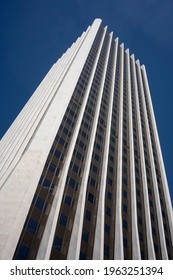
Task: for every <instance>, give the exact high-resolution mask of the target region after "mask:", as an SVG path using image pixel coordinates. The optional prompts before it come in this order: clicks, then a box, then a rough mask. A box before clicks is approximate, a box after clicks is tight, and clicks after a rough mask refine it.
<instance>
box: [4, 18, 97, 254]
mask: <svg viewBox="0 0 173 280" xmlns="http://www.w3.org/2000/svg"><path fill="white" fill-rule="evenodd" d="M100 23H101V20H99V19H96V20H95V21H94V23H93V25H92V26H91V28H88V30H87V32H86V33H84V34H83V36H82V37H81V38H80V39H79V43H78V44H77V46H75V50H74V52H73V54H72V55H71V57H70V60H69V61H68V63H67V65H66V66H65V69H64V70H63V71H64V72H63V74H62V75H61V78H60V81H59V82H58V85H57V86H55V87H53V88H52V89H50V92H49V93H50V95H51V94H52V96H51V97H52V99H53V102H51V101H52V99H51V98H50V99H51V100H49V102H47V104H46V105H45V108H44V110H43V111H42V109H41V110H40V112H39V114H40V115H39V119H35V118H34V115H33V119H32V117H31V118H30V122H29V123H30V124H31V123H32V124H31V128H30V129H29V131H27V133H26V135H25V137H24V136H23V134H22V137H23V138H25V141H24V139H22V137H21V139H22V140H21V141H20V139H19V141H18V142H17V144H16V147H15V151H14V150H13V149H12V150H11V151H10V154H9V155H7V158H8V157H12V158H13V160H12V161H11V163H10V164H11V165H10V167H9V166H8V171H7V175H6V177H5V179H4V178H2V181H1V191H0V205H1V207H0V258H1V259H12V257H13V254H14V251H15V248H16V245H17V242H18V239H19V237H20V233H21V230H22V228H23V224H24V222H25V219H26V216H27V213H28V210H29V208H30V204H31V202H32V198H33V196H34V193H35V190H36V187H37V184H38V181H39V178H40V175H41V172H42V170H43V167H44V164H45V161H46V158H47V155H48V152H49V150H50V147H51V145H52V143H53V140H54V138H55V136H56V133H57V130H58V128H59V126H60V124H61V121H62V118H63V115H64V112H65V110H66V108H67V106H68V103H69V100H70V98H71V96H72V94H73V91H74V88H75V86H76V83H77V80H78V78H79V76H80V73H81V71H82V68H83V65H84V63H85V61H86V58H87V56H88V54H89V51H90V48H91V46H92V44H93V41H94V39H95V36H96V33H97V31H98V28H99V26H100ZM57 76H58V77H57V80H58V78H59V72H57ZM40 92H42V91H40ZM33 98H34V97H33ZM38 98H42V96H41V93H38ZM31 99H32V98H31ZM31 101H32V100H31ZM27 107H29V105H27ZM31 109H32V108H31ZM37 109H38V110H39V108H37ZM24 111H25V109H24ZM36 111H37V110H36ZM27 112H28V109H26V113H27ZM17 122H18V123H17V125H16V124H15V123H14V124H13V129H16V128H17V127H18V125H19V127H20V123H21V122H22V117H21V118H20V117H19V118H18V120H17ZM26 122H27V120H26ZM32 128H33V130H32ZM19 131H20V129H19ZM11 133H12V132H11V130H10V129H9V130H8V135H9V137H11V136H10V135H11ZM15 136H16V137H17V135H16V134H15ZM33 136H34V137H33ZM6 137H8V136H7V135H6ZM12 142H13V140H12V141H11V142H9V147H10V146H11V145H12ZM2 143H4V141H3V140H2ZM13 153H14V155H13ZM19 159H20V161H19ZM26 167H27V168H26ZM4 213H5V215H4Z"/></svg>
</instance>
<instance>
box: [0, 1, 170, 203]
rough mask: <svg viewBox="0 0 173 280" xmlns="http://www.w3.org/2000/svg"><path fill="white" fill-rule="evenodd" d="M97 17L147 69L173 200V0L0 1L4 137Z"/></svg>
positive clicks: (0, 132) (1, 124)
mask: <svg viewBox="0 0 173 280" xmlns="http://www.w3.org/2000/svg"><path fill="white" fill-rule="evenodd" d="M96 17H99V18H102V20H103V24H104V25H108V26H109V30H110V32H111V31H114V36H115V37H116V36H118V37H119V38H120V41H121V42H124V43H125V46H126V47H127V48H129V49H130V52H131V54H132V53H134V54H135V57H136V58H139V59H140V61H141V63H142V64H145V66H146V69H147V73H148V78H149V83H150V89H151V96H152V100H153V105H154V110H155V115H156V120H157V126H158V131H159V135H160V142H161V146H162V151H163V156H164V161H165V167H166V172H167V177H168V182H169V185H170V190H171V196H172V200H173V170H172V168H173V140H172V138H173V109H172V107H173V106H172V105H173V90H172V88H173V81H172V80H173V76H172V73H173V1H172V0H0V26H1V31H0V32H1V33H0V38H1V40H0V65H1V67H0V89H1V95H0V97H1V102H0V106H1V107H0V112H1V118H0V120H1V121H0V138H1V137H2V136H3V134H4V133H5V131H6V130H7V129H8V127H9V126H10V124H11V123H12V121H13V120H14V119H15V117H16V116H17V114H18V113H19V112H20V110H21V109H22V107H23V106H24V104H25V103H26V101H27V100H28V99H29V97H30V96H31V95H32V93H33V92H34V90H35V89H36V87H37V86H38V85H39V83H40V82H41V80H42V79H43V77H44V75H45V74H46V73H47V71H48V70H49V69H50V67H51V66H52V64H53V63H54V62H55V61H56V60H57V59H58V58H59V57H60V56H61V55H62V53H63V52H65V51H66V49H67V48H68V47H69V46H70V45H71V44H72V43H73V42H74V41H75V40H76V38H77V37H78V36H80V35H81V33H82V32H83V31H84V30H85V29H86V28H87V27H88V25H89V24H91V23H92V21H93V20H94V18H96Z"/></svg>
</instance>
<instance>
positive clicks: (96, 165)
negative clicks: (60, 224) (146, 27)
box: [80, 37, 113, 259]
mask: <svg viewBox="0 0 173 280" xmlns="http://www.w3.org/2000/svg"><path fill="white" fill-rule="evenodd" d="M108 39H109V37H108V38H107V40H108ZM107 44H108V42H107ZM107 44H106V45H105V50H104V56H105V55H106V50H107ZM112 52H113V43H112V45H111V50H110V55H109V61H108V66H107V72H106V77H105V83H104V89H103V94H102V101H101V107H100V112H99V119H98V123H97V130H96V137H95V142H94V149H93V155H92V159H91V165H90V172H89V177H88V183H87V195H86V201H85V212H87V211H90V212H91V213H92V215H91V218H90V220H88V218H87V216H85V217H84V221H83V229H82V231H83V233H82V240H81V251H80V259H92V255H93V247H94V235H95V227H96V222H97V211H98V209H97V208H98V200H99V192H100V179H101V172H102V159H103V153H104V145H105V143H104V142H105V133H106V124H107V115H108V108H109V99H110V84H111V71H112ZM86 233H87V239H86V238H85V237H86Z"/></svg>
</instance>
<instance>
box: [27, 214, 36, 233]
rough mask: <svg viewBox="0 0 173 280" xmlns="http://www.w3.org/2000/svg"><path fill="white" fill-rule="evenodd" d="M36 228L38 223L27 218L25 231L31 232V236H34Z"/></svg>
mask: <svg viewBox="0 0 173 280" xmlns="http://www.w3.org/2000/svg"><path fill="white" fill-rule="evenodd" d="M37 226H38V222H37V221H36V220H34V219H33V218H29V220H28V222H27V224H26V230H27V231H29V232H31V233H32V234H35V233H36V231H37Z"/></svg>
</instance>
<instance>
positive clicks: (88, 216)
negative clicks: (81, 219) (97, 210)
mask: <svg viewBox="0 0 173 280" xmlns="http://www.w3.org/2000/svg"><path fill="white" fill-rule="evenodd" d="M85 218H86V219H87V220H88V221H90V220H91V211H89V210H88V209H86V212H85Z"/></svg>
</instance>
